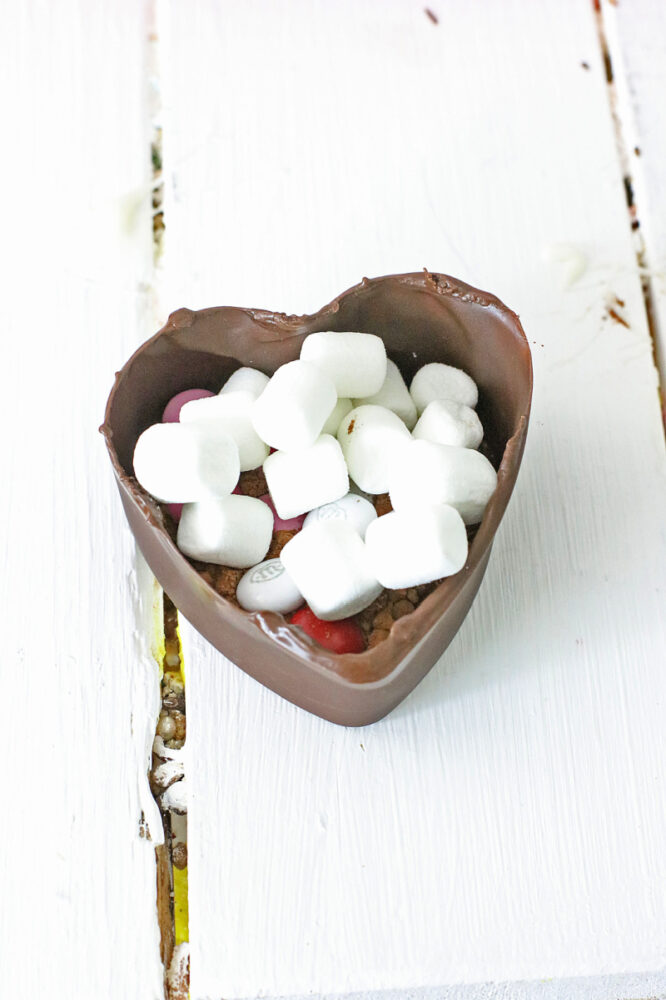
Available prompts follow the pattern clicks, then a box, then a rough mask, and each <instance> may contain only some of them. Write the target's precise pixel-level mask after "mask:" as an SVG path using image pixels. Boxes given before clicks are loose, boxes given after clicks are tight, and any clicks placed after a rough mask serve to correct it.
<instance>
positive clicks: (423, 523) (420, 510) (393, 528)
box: [366, 504, 467, 590]
mask: <svg viewBox="0 0 666 1000" xmlns="http://www.w3.org/2000/svg"><path fill="white" fill-rule="evenodd" d="M366 549H367V553H368V560H369V564H370V568H371V570H372V572H373V573H374V575H375V576H376V577H377V579H378V580H379V582H380V583H381V584H382V586H384V587H389V588H391V589H392V590H395V589H398V588H400V587H418V586H420V585H421V584H422V583H432V581H433V580H439V579H441V577H444V576H452V575H453V574H454V573H457V572H458V571H459V570H461V569H462V568H463V566H464V565H465V562H466V560H467V532H466V531H465V525H464V523H463V520H462V518H461V516H460V514H459V513H458V511H457V510H455V509H454V508H453V507H449V506H447V505H445V504H440V505H439V506H436V507H423V506H420V507H414V508H412V509H405V510H401V511H392V512H391V513H390V514H384V515H383V517H378V518H377V520H376V521H373V522H372V524H370V525H369V526H368V531H367V533H366Z"/></svg>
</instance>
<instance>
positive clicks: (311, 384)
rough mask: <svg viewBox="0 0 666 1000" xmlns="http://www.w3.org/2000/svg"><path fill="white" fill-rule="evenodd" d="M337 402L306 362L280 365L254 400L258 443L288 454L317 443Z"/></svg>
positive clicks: (327, 381) (323, 379)
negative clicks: (264, 443) (290, 451)
mask: <svg viewBox="0 0 666 1000" xmlns="http://www.w3.org/2000/svg"><path fill="white" fill-rule="evenodd" d="M336 401H337V393H336V391H335V386H334V385H333V382H332V381H331V379H330V378H329V377H328V375H326V374H324V372H322V371H320V369H319V368H317V367H316V366H315V365H311V364H310V363H309V362H308V361H290V362H288V363H287V364H286V365H282V366H281V367H280V368H278V370H277V371H276V372H275V375H273V377H272V379H271V380H270V381H269V382H268V384H267V386H266V388H265V389H264V391H263V392H262V394H261V395H260V396H259V397H258V399H257V400H256V401H255V404H254V409H253V414H252V422H253V424H254V429H255V430H256V432H257V434H258V435H259V437H260V438H261V439H262V441H265V442H266V443H267V444H269V445H271V446H272V447H273V448H278V449H279V450H281V451H288V450H289V449H291V448H307V447H309V446H310V445H311V444H314V442H315V441H316V440H317V438H318V437H319V435H320V433H321V429H322V427H323V426H324V424H325V423H326V421H327V419H328V417H329V416H330V414H331V411H332V410H333V407H334V406H335V404H336Z"/></svg>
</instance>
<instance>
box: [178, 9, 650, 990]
mask: <svg viewBox="0 0 666 1000" xmlns="http://www.w3.org/2000/svg"><path fill="white" fill-rule="evenodd" d="M433 9H435V8H433ZM161 11H162V24H161V27H160V31H161V37H162V40H163V45H164V53H163V54H164V65H165V66H168V74H167V75H166V77H165V111H164V130H165V150H164V152H165V175H166V183H167V192H166V207H165V218H166V225H167V240H166V259H165V263H164V286H163V297H164V306H165V311H166V310H167V309H173V308H176V307H178V306H181V305H189V306H192V307H202V306H206V305H213V304H229V305H231V304H235V305H253V306H265V307H267V308H274V309H284V310H286V311H287V312H300V311H305V310H309V309H313V308H316V307H317V306H319V305H321V304H322V303H323V302H324V301H326V300H328V299H330V298H331V297H333V295H335V294H336V293H337V292H338V291H340V290H342V289H343V288H344V287H346V286H349V285H350V284H353V283H354V282H355V281H357V280H359V279H360V278H361V276H362V275H364V274H367V275H376V274H382V273H389V272H394V271H403V270H414V269H416V268H418V267H420V266H422V265H427V266H428V267H429V268H432V269H436V270H441V271H445V272H446V271H448V272H450V273H453V274H456V275H458V276H460V277H462V278H464V279H465V280H468V281H470V282H472V283H473V284H476V285H478V286H480V287H487V288H489V289H491V290H492V291H494V292H496V293H497V294H499V295H500V296H501V297H502V298H503V299H504V300H505V301H506V302H507V303H508V304H510V305H511V306H513V307H514V308H516V309H517V310H518V311H519V312H520V314H521V318H522V321H523V324H524V326H525V329H526V330H527V332H528V337H529V338H530V341H531V343H532V346H533V352H534V364H535V396H534V412H533V423H532V427H531V431H530V436H529V440H528V446H527V452H526V456H525V461H524V464H523V471H522V472H521V476H520V478H519V483H518V488H517V491H516V494H515V496H514V499H513V501H512V504H511V507H510V509H509V512H508V515H507V518H506V521H505V524H504V526H503V528H502V530H501V531H500V534H499V537H498V538H497V541H496V543H495V549H494V554H493V557H492V559H491V565H490V568H489V571H488V575H487V577H486V581H485V583H484V585H483V587H482V590H481V592H480V595H479V597H478V599H477V601H476V603H475V605H474V607H473V610H472V613H471V614H470V616H469V618H468V619H467V621H466V623H465V624H464V626H463V628H462V630H461V632H460V633H459V635H458V637H457V639H456V640H455V642H454V643H453V645H452V646H451V647H450V649H449V651H448V652H447V654H446V655H445V657H444V658H443V660H442V662H441V663H440V664H439V665H438V667H437V668H436V669H435V670H433V672H432V673H431V674H430V675H429V676H428V678H427V679H426V680H425V682H424V683H423V684H422V685H421V686H420V687H419V688H418V689H417V690H416V691H415V692H414V693H413V695H412V696H411V697H410V698H409V699H408V700H407V701H406V702H405V703H404V705H403V706H401V707H400V708H399V709H397V710H396V711H395V712H394V713H393V714H392V716H390V717H389V718H388V719H386V720H384V721H383V722H381V723H379V724H377V725H375V726H373V727H369V728H368V729H366V730H345V729H341V728H337V727H335V726H332V725H329V724H326V723H324V722H321V721H320V720H318V719H315V718H312V717H309V716H307V715H306V714H305V713H303V712H301V711H299V710H298V709H296V708H293V707H292V706H290V705H288V704H286V703H284V702H282V701H281V700H280V699H279V698H277V697H276V696H275V695H273V694H272V693H270V692H268V691H266V690H264V689H262V688H261V687H259V686H258V685H257V684H256V683H254V682H253V681H252V680H250V679H249V678H247V677H246V676H245V675H243V674H242V673H241V672H240V671H237V670H235V669H234V668H233V667H232V666H231V665H230V664H229V663H228V662H226V661H225V660H224V658H223V657H221V656H220V655H218V654H217V653H215V652H214V651H213V650H212V649H211V648H210V647H209V646H207V644H206V643H205V642H204V641H203V640H201V639H200V638H199V637H198V636H197V635H196V634H194V633H193V632H192V630H191V629H189V628H188V627H185V628H184V635H183V639H184V642H185V658H186V667H187V678H188V743H187V748H188V758H189V763H188V782H189V788H190V807H189V838H190V840H189V879H190V883H189V884H190V900H189V906H190V929H191V972H192V996H193V998H195V1000H207V998H211V1000H212V998H214V1000H218V998H219V997H221V996H223V997H225V998H235V997H254V996H257V995H262V996H263V995H266V996H284V995H291V994H303V995H305V994H307V995H310V994H311V993H314V994H316V995H326V996H328V995H332V994H343V993H346V992H352V991H355V990H356V991H359V990H360V991H363V990H366V991H373V990H374V991H377V990H403V991H406V992H404V993H403V992H400V993H396V994H390V995H391V996H398V995H399V996H405V997H407V996H412V995H414V994H413V992H412V991H413V990H414V989H416V988H417V987H425V986H431V987H433V988H434V990H435V992H434V993H433V994H431V995H433V996H434V995H437V996H443V995H445V994H444V993H443V992H442V987H443V986H444V984H463V983H474V982H484V981H488V980H491V981H503V980H533V979H541V978H542V977H571V976H589V975H592V976H595V977H601V976H603V975H606V974H611V973H631V972H638V973H642V974H643V978H641V977H640V975H639V977H638V979H632V978H626V979H622V980H616V981H613V985H609V983H610V982H611V981H610V980H602V979H600V978H595V979H594V981H593V982H594V983H596V987H590V990H591V992H590V993H589V996H594V997H597V996H598V997H608V996H610V995H613V996H619V995H622V996H630V995H633V996H636V995H641V989H640V986H637V985H636V984H637V983H643V984H645V990H644V991H643V992H644V993H646V994H647V993H648V992H650V993H653V992H654V991H655V989H656V988H657V987H656V986H655V983H657V984H659V989H660V990H664V989H665V988H666V983H665V981H664V978H663V976H662V977H661V978H660V977H659V976H656V977H654V976H648V975H647V973H648V972H650V971H654V970H659V969H661V968H663V967H664V965H665V964H666V951H665V949H664V942H663V934H662V930H663V926H664V923H665V921H666V901H665V899H666V896H665V893H664V888H665V879H666V863H665V859H664V851H663V843H664V834H665V832H666V829H665V822H664V821H665V810H664V806H665V803H666V793H665V789H664V779H663V767H662V762H663V755H664V749H665V746H664V742H665V741H664V727H663V699H664V681H663V660H664V649H665V648H666V627H665V624H664V619H663V599H664V588H665V587H666V570H665V567H666V529H665V526H664V519H663V509H664V501H665V500H666V463H665V461H664V449H663V435H662V431H661V427H660V421H659V412H658V406H657V397H656V393H655V391H654V390H655V387H656V374H655V370H654V367H653V364H652V358H651V349H650V342H649V338H648V335H647V330H646V323H645V314H644V308H643V300H642V296H641V291H640V284H639V280H638V277H637V273H636V268H635V257H634V253H633V250H632V246H631V241H630V232H629V227H628V224H627V215H626V207H625V202H624V191H623V185H622V175H621V170H620V168H619V164H618V159H617V155H616V148H615V140H614V135H613V129H612V123H611V118H610V114H609V110H608V101H607V95H606V89H605V79H604V72H603V65H602V61H601V55H600V50H599V46H598V42H597V37H596V30H595V24H594V18H593V14H592V9H591V5H590V6H589V7H588V5H587V4H584V3H583V4H581V3H574V2H573V0H570V2H567V3H565V4H562V3H561V2H555V0H548V2H544V3H540V4H538V5H533V4H526V3H523V2H518V0H514V2H507V3H504V4H501V5H487V4H484V5H476V4H465V3H462V2H452V0H447V3H446V4H439V5H437V6H436V10H435V13H436V14H437V16H438V18H439V23H438V24H437V25H434V24H433V23H432V21H431V20H430V19H429V18H428V17H427V16H426V14H425V13H424V11H423V8H422V6H421V5H418V4H411V3H406V2H398V0H395V2H391V3H385V4H376V3H371V2H369V0H368V2H362V3H358V2H353V3H352V2H341V3H336V4H335V5H328V4H316V5H313V4H306V3H303V2H297V3H287V2H277V3H272V4H265V3H260V2H258V0H256V2H249V3H245V4H243V5H233V6H232V7H230V6H228V5H225V6H220V5H214V4H203V3H202V4H198V5H195V6H194V7H191V6H188V7H187V8H185V7H183V5H181V4H179V3H173V2H165V3H164V5H163V6H162V8H161ZM582 61H587V62H588V63H589V65H590V69H589V70H585V69H584V68H583V67H582V66H581V62H582ZM563 246H564V247H565V248H573V250H575V252H576V253H577V254H579V255H582V256H583V258H584V259H585V260H586V266H585V270H584V273H583V274H582V276H581V277H579V279H578V281H576V282H575V283H574V284H571V285H569V286H568V285H567V282H566V271H567V267H566V266H565V265H566V261H565V263H564V264H563V263H562V262H561V258H562V252H561V251H562V248H563ZM567 252H568V251H567ZM564 256H565V257H566V252H565V254H564ZM558 259H560V263H558ZM615 296H617V297H619V298H621V299H622V300H623V302H624V303H625V309H624V315H625V316H626V317H627V322H628V324H629V326H628V328H627V327H624V326H622V325H620V324H618V323H616V322H614V321H613V320H612V319H611V318H609V308H612V303H613V301H614V297H615ZM512 989H513V987H512V988H510V989H509V988H506V989H504V988H503V987H497V988H488V989H486V993H485V994H484V995H488V996H502V995H506V996H520V995H528V993H527V992H525V993H524V994H522V993H521V992H520V990H519V989H518V988H516V989H515V990H514V992H511V990H512ZM520 989H522V987H521V988H520ZM526 989H527V987H526ZM594 989H596V991H597V992H594ZM616 989H622V990H623V991H624V990H626V992H622V994H620V993H615V992H613V991H614V990H616ZM503 990H504V992H502V991H503ZM549 990H550V992H548V991H549ZM420 995H422V996H425V995H426V993H422V994H420ZM456 995H457V993H456V991H455V990H452V992H451V996H456ZM460 995H461V996H462V995H466V994H465V993H461V994H460ZM541 995H543V996H544V997H547V996H560V995H562V996H563V995H565V994H563V993H557V991H556V990H555V988H554V987H553V988H552V989H551V987H547V986H544V989H543V992H542V994H541ZM569 995H576V994H575V992H574V993H572V994H569ZM580 995H586V996H587V995H588V994H580Z"/></svg>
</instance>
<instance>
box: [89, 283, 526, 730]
mask: <svg viewBox="0 0 666 1000" xmlns="http://www.w3.org/2000/svg"><path fill="white" fill-rule="evenodd" d="M316 330H359V331H363V332H367V333H375V334H377V335H378V336H380V337H381V338H382V339H383V340H384V343H385V344H386V350H387V353H388V355H389V357H391V358H392V359H393V360H394V361H395V362H396V363H397V364H398V366H399V368H400V370H401V371H402V373H403V375H404V377H405V379H406V380H407V381H409V379H410V378H411V377H412V375H413V374H414V372H415V371H416V370H417V369H418V368H419V367H421V365H424V364H426V363H427V362H430V361H444V362H446V363H447V364H453V365H456V366H457V367H459V368H463V369H464V370H465V371H467V372H469V374H470V375H471V376H472V377H473V378H474V380H475V381H476V383H477V384H478V386H479V397H480V398H479V406H478V411H479V416H480V418H481V421H482V423H483V426H484V429H485V435H486V445H487V446H488V449H489V455H490V458H491V460H493V462H494V464H495V465H496V467H497V468H498V485H497V490H496V492H495V494H494V495H493V497H492V499H491V501H490V503H489V504H488V507H487V509H486V512H485V515H484V518H483V521H482V523H481V525H480V527H479V530H478V532H477V534H476V536H475V537H474V540H473V542H472V544H471V546H470V550H469V557H468V560H467V563H466V565H465V567H464V569H463V570H461V572H460V573H458V574H456V576H453V577H450V578H449V579H447V580H445V581H444V582H443V583H441V584H440V585H439V586H438V587H437V588H436V589H435V590H434V591H433V592H432V593H431V594H430V595H429V596H428V597H427V598H426V599H425V600H424V601H423V602H422V603H421V604H420V605H419V606H418V607H417V608H416V610H415V611H414V612H412V613H411V614H409V615H406V616H405V617H403V618H400V619H399V620H398V621H397V622H395V624H394V625H393V628H392V629H391V632H390V634H389V636H388V638H387V639H386V640H384V641H383V642H381V643H379V645H377V646H375V647H374V648H373V649H370V650H367V651H366V652H365V653H346V654H342V655H336V654H333V653H329V652H328V651H327V650H325V649H323V648H322V647H321V646H319V645H318V644H316V643H314V642H313V641H312V640H310V639H309V638H308V637H307V636H306V635H305V634H304V633H303V632H302V631H301V630H299V629H297V628H295V627H294V626H291V625H288V624H287V623H286V621H285V619H284V618H283V616H282V615H278V614H275V613H272V612H266V613H261V612H254V613H248V612H245V611H241V610H240V609H239V608H237V607H235V606H234V605H232V604H230V603H229V602H228V601H226V600H225V599H224V598H223V597H220V596H219V595H218V594H217V593H216V592H215V591H214V590H213V589H212V588H211V587H209V586H208V584H207V583H206V582H205V581H204V580H203V579H202V578H201V577H200V576H199V574H198V573H197V572H196V570H195V569H194V568H193V567H192V566H191V565H190V564H189V563H188V561H187V560H186V559H185V558H184V557H183V556H182V555H181V553H180V552H179V551H178V549H177V548H176V546H175V545H174V543H173V541H172V540H171V538H170V536H169V534H168V533H167V531H166V529H165V527H164V524H163V520H162V514H161V511H160V508H159V507H158V505H157V504H156V503H155V501H153V499H152V498H151V497H150V496H148V495H147V494H146V493H145V491H143V490H142V489H141V487H140V486H139V485H138V484H137V482H136V480H135V479H134V478H133V476H132V454H133V451H134V445H135V444H136V441H137V438H138V437H139V434H141V432H142V431H143V430H145V428H146V427H148V426H149V425H150V424H153V423H156V422H158V421H159V420H160V417H161V414H162V411H163V409H164V406H165V404H166V403H167V401H168V400H169V399H170V398H171V397H172V396H173V395H175V394H176V393H177V392H179V391H181V390H183V389H189V388H193V387H198V388H208V389H211V390H212V391H213V392H217V391H219V389H220V386H221V385H222V383H223V382H224V380H225V379H226V378H227V377H228V376H229V375H230V374H231V372H232V371H233V370H234V369H236V368H238V367H240V366H241V365H250V366H252V367H256V368H260V369H262V370H263V371H265V372H267V373H269V374H270V373H272V372H274V371H275V369H276V368H278V367H279V366H280V365H282V364H284V363H285V362H287V361H292V360H294V359H295V358H297V357H298V356H299V353H300V349H301V343H302V341H303V338H304V337H306V336H307V335H308V334H309V333H313V332H314V331H316ZM531 396H532V363H531V357H530V350H529V346H528V343H527V340H526V338H525V335H524V333H523V331H522V328H521V325H520V322H519V320H518V317H517V316H516V315H515V313H513V312H511V311H510V310H509V309H507V308H506V306H504V305H503V304H502V303H501V302H500V301H499V300H498V299H496V298H495V297H494V296H493V295H489V294H487V293H486V292H481V291H478V290H477V289H475V288H471V287H470V286H469V285H465V284H463V283H462V282H460V281H457V280H456V279H455V278H451V277H448V276H447V275H443V274H432V273H429V272H427V271H426V272H424V273H417V274H397V275H389V276H387V277H382V278H374V279H367V278H364V279H363V281H362V282H361V283H360V284H359V285H355V286H354V287H353V288H350V289H349V291H347V292H344V293H343V294H342V295H340V296H339V297H338V298H336V299H334V300H333V302H331V303H330V304H329V305H327V306H324V308H323V309H320V310H319V312H317V313H314V314H313V315H311V316H287V315H286V314H284V313H271V312H266V311H264V310H259V309H238V308H232V307H220V308H212V309H201V310H198V311H196V312H195V311H192V310H190V309H179V310H178V311H177V312H175V313H173V314H172V315H171V316H170V317H169V320H168V321H167V323H166V325H165V326H164V327H163V328H162V329H161V330H160V331H159V332H158V333H157V334H155V336H154V337H152V339H150V340H148V341H147V342H146V343H145V344H144V345H143V346H142V347H140V348H139V350H138V351H136V353H135V354H134V355H133V356H132V357H131V358H130V359H129V361H128V362H127V363H126V364H125V366H124V367H123V368H122V370H121V371H120V372H118V374H117V376H116V381H115V384H114V386H113V389H112V391H111V394H110V396H109V399H108V403H107V407H106V414H105V420H104V424H103V425H102V428H101V430H102V432H103V434H104V436H105V438H106V444H107V447H108V450H109V455H110V457H111V462H112V464H113V469H114V473H115V476H116V479H117V482H118V488H119V490H120V496H121V499H122V503H123V507H124V508H125V513H126V515H127V519H128V521H129V524H130V527H131V529H132V531H133V532H134V535H135V537H136V540H137V542H138V544H139V547H140V548H141V551H142V552H143V554H144V556H145V558H146V560H147V561H148V563H149V565H150V567H151V569H152V571H153V572H154V574H155V576H156V577H157V579H158V580H159V582H160V583H161V585H162V586H163V588H164V590H165V591H166V592H167V593H168V594H169V596H170V597H171V599H172V600H173V601H174V603H175V604H176V606H177V607H178V609H179V610H180V611H181V612H182V614H184V615H185V617H186V618H187V619H189V621H190V622H191V623H192V624H193V625H194V626H195V628H197V629H198V630H199V632H201V634H202V635H204V636H205V637H206V638H207V639H208V640H209V642H211V643H212V644H213V645H214V646H215V647H216V648H217V649H219V650H220V651H221V652H222V653H224V655H225V656H227V657H229V659H231V660H233V661H234V663H236V664H237V665H238V666H239V667H241V668H242V669H243V670H245V671H246V672H247V673H248V674H251V675H252V676H253V677H255V678H256V679H257V680H259V681H261V683H262V684H265V685H266V686H267V687H269V688H272V690H274V691H276V692H277V693H278V694H280V695H282V696H283V697H284V698H288V699H289V700H290V701H292V702H294V703H295V704H297V705H300V706H301V707H302V708H305V709H307V710H308V711H310V712H313V713H314V714H316V715H319V716H321V717H322V718H324V719H329V720H330V721H332V722H337V723H341V724H344V725H352V726H357V725H365V724H367V723H371V722H375V721H377V720H378V719H381V718H382V717H383V716H384V715H386V714H387V713H388V712H390V711H391V709H392V708H394V707H395V706H396V705H397V704H399V702H401V701H402V700H403V698H405V697H406V695H407V694H408V693H409V692H410V691H411V690H412V689H413V688H414V687H415V686H416V684H418V682H419V681H420V680H421V679H422V678H423V677H424V675H425V674H426V673H427V671H428V670H429V669H430V667H431V666H432V665H433V664H434V663H435V661H436V660H437V659H438V657H439V656H440V655H441V654H442V653H443V652H444V650H445V649H446V647H447V646H448V644H449V643H450V642H451V639H452V638H453V636H454V635H455V633H456V632H457V630H458V628H459V627H460V625H461V623H462V621H463V619H464V617H465V615H466V614H467V611H468V610H469V607H470V605H471V603H472V600H473V599H474V596H475V594H476V592H477V590H478V588H479V585H480V583H481V579H482V577H483V573H484V571H485V568H486V564H487V562H488V557H489V555H490V548H491V545H492V541H493V537H494V535H495V532H496V531H497V528H498V527H499V523H500V521H501V519H502V515H503V514H504V510H505V508H506V505H507V503H508V501H509V497H510V495H511V491H512V490H513V486H514V483H515V481H516V476H517V475H518V469H519V466H520V460H521V457H522V453H523V448H524V445H525V436H526V433H527V424H528V418H529V411H530V403H531Z"/></svg>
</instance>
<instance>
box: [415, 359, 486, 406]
mask: <svg viewBox="0 0 666 1000" xmlns="http://www.w3.org/2000/svg"><path fill="white" fill-rule="evenodd" d="M409 392H410V394H411V397H412V399H413V400H414V402H415V403H416V409H417V410H418V412H419V414H421V413H423V411H424V410H425V408H426V406H427V405H428V403H431V402H432V401H433V399H452V400H453V401H454V402H456V403H464V404H465V405H466V406H471V407H472V408H474V407H475V406H476V404H477V402H478V400H479V390H478V389H477V387H476V382H475V381H474V379H472V378H470V376H469V375H468V374H467V372H464V371H463V370H462V369H461V368H454V367H453V366H452V365H445V364H442V363H441V362H440V361H433V362H431V363H430V364H427V365H423V367H422V368H419V370H418V371H417V373H416V375H415V376H414V378H413V379H412V384H411V385H410V387H409Z"/></svg>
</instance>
